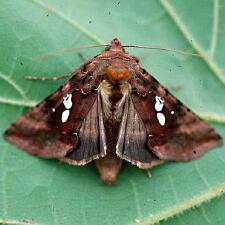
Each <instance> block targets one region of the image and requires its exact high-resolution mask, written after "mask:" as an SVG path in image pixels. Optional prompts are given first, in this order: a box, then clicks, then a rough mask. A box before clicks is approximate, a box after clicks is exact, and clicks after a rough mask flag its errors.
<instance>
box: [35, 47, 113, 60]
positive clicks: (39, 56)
mask: <svg viewBox="0 0 225 225" xmlns="http://www.w3.org/2000/svg"><path fill="white" fill-rule="evenodd" d="M109 46H110V45H89V46H83V47H79V48H62V49H59V50H56V51H53V52H49V53H47V54H43V55H38V56H34V57H33V60H39V59H46V58H48V57H51V56H56V55H60V54H62V53H64V52H79V51H80V50H82V49H87V48H101V47H109Z"/></svg>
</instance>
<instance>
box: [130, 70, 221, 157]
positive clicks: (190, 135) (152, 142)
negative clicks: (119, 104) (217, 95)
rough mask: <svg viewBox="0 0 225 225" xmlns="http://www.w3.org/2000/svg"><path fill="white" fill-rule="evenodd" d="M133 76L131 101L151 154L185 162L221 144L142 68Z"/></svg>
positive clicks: (195, 117)
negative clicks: (141, 123)
mask: <svg viewBox="0 0 225 225" xmlns="http://www.w3.org/2000/svg"><path fill="white" fill-rule="evenodd" d="M140 71H141V72H140ZM136 73H137V75H138V76H136V80H135V81H133V83H132V88H133V90H134V91H133V92H132V99H133V102H134V106H135V108H136V110H137V111H138V113H139V115H140V117H141V119H142V121H143V123H144V125H145V128H146V131H147V134H148V140H147V143H148V147H149V150H150V151H152V152H153V153H154V154H155V155H156V156H158V157H159V158H160V159H162V160H184V161H186V160H191V159H195V158H197V157H200V156H201V155H202V154H204V153H205V152H207V151H209V150H211V149H213V148H214V147H217V146H221V145H222V138H221V137H220V136H219V135H218V134H217V133H216V131H215V130H214V129H213V128H212V127H211V126H210V125H208V124H207V123H206V122H204V121H203V120H201V119H200V118H199V117H198V116H197V115H196V114H194V113H193V112H191V111H190V109H189V108H187V107H186V106H185V105H184V104H182V103H181V102H180V101H179V100H178V99H176V98H175V97H174V96H173V95H172V94H170V93H169V91H168V90H167V89H165V88H164V87H163V86H162V85H160V84H159V83H158V82H157V81H156V80H155V79H154V78H153V77H152V76H150V75H149V74H148V73H147V72H146V71H144V70H143V69H141V68H139V69H138V70H137V71H136ZM139 90H140V91H139Z"/></svg>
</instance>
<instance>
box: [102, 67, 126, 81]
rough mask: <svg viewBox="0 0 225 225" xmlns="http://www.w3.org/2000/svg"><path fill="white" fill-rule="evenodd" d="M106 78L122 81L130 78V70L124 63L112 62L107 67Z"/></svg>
mask: <svg viewBox="0 0 225 225" xmlns="http://www.w3.org/2000/svg"><path fill="white" fill-rule="evenodd" d="M105 73H106V79H107V80H109V81H110V82H112V83H121V82H123V81H127V80H128V79H129V78H130V71H129V70H128V68H126V67H125V66H124V65H121V64H117V63H112V64H111V65H109V66H108V67H106V69H105Z"/></svg>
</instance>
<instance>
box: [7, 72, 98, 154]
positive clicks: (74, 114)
mask: <svg viewBox="0 0 225 225" xmlns="http://www.w3.org/2000/svg"><path fill="white" fill-rule="evenodd" d="M83 78H85V76H84V74H83V73H82V72H78V74H75V75H74V76H73V77H72V78H71V79H70V80H69V81H67V82H66V83H65V84H64V85H63V86H62V87H60V88H59V89H58V90H57V91H56V92H54V93H53V94H52V95H50V96H49V97H47V98H46V99H45V100H44V101H42V102H41V103H40V104H39V105H38V106H36V107H34V108H32V109H31V110H29V111H28V112H27V113H25V114H24V115H23V116H21V117H20V118H19V119H17V120H16V121H15V122H14V123H13V124H12V125H11V127H10V128H9V129H8V130H7V131H6V132H5V135H4V136H5V138H6V139H7V140H8V141H9V142H11V143H13V144H15V145H16V146H18V147H19V148H21V149H23V150H25V151H26V152H28V153H30V154H33V155H38V156H41V157H46V158H60V157H64V156H65V155H66V154H67V153H68V152H69V151H72V150H73V149H74V147H75V146H76V145H77V143H78V139H79V137H78V133H79V130H80V127H81V126H82V122H83V120H84V119H85V117H86V116H87V114H88V112H89V110H90V109H91V108H92V106H93V105H94V102H95V101H96V100H97V91H96V90H94V89H93V90H90V92H89V94H84V93H83V91H82V88H83V86H84V85H83V83H84V82H83V80H84V79H83ZM70 94H71V95H72V96H71V102H72V106H71V104H70V103H69V104H67V105H66V106H67V108H69V115H68V112H67V113H64V112H65V111H66V110H68V109H67V108H66V107H65V104H64V98H65V97H66V96H68V95H70ZM63 113H64V116H63ZM66 114H67V115H66ZM67 116H68V118H67Z"/></svg>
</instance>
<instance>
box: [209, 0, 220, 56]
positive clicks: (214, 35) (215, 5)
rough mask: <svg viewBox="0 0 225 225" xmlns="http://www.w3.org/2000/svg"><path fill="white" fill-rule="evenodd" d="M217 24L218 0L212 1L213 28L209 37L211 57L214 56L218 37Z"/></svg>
mask: <svg viewBox="0 0 225 225" xmlns="http://www.w3.org/2000/svg"><path fill="white" fill-rule="evenodd" d="M218 26H219V0H214V1H213V29H212V38H211V47H210V54H211V58H213V57H214V54H215V51H216V46H217V39H218Z"/></svg>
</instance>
